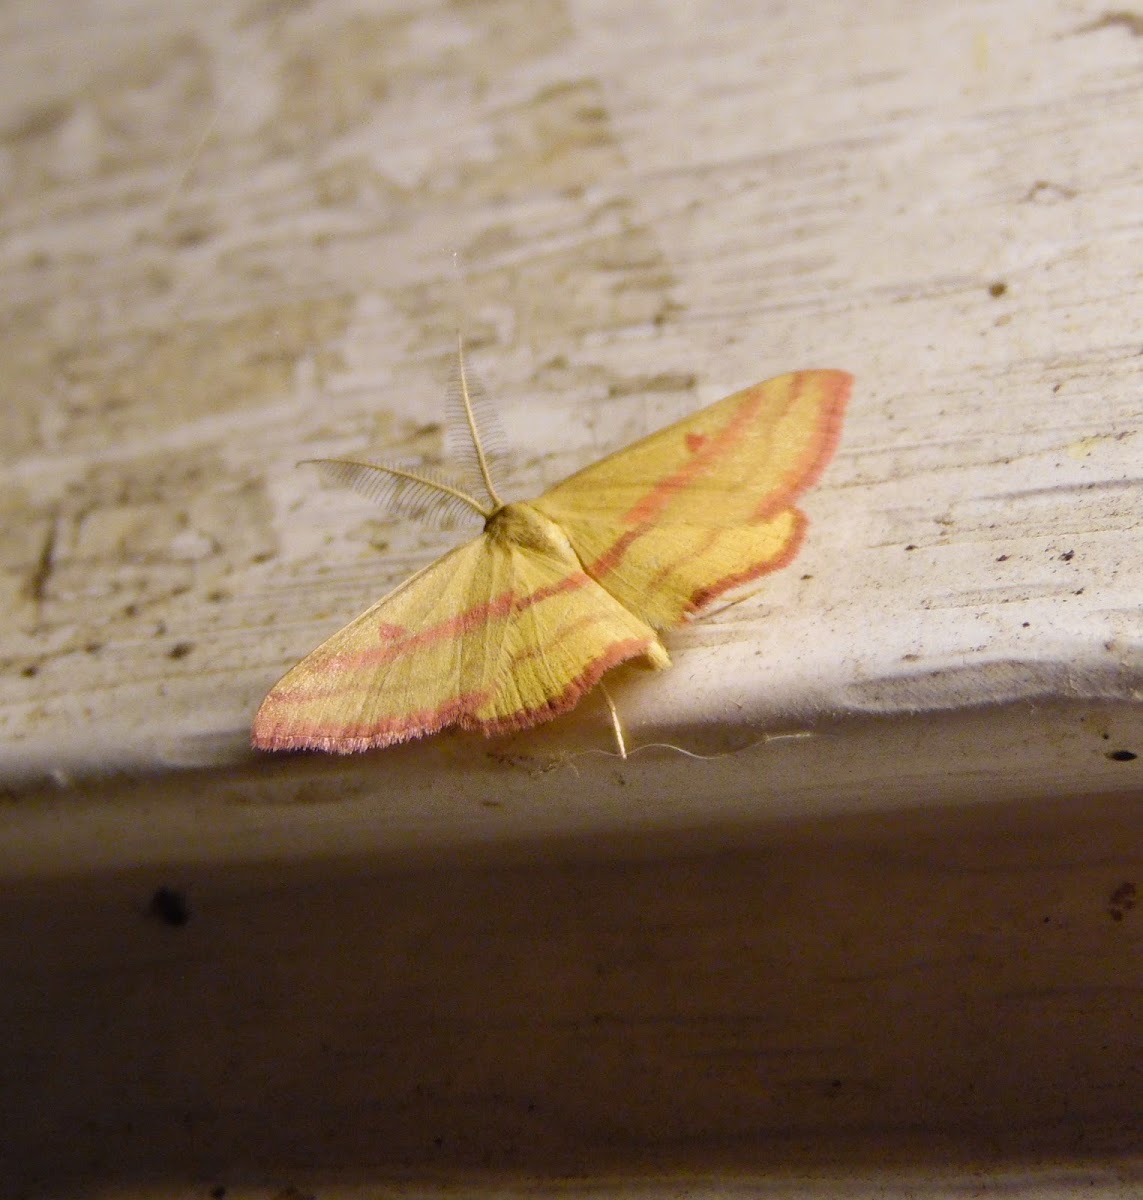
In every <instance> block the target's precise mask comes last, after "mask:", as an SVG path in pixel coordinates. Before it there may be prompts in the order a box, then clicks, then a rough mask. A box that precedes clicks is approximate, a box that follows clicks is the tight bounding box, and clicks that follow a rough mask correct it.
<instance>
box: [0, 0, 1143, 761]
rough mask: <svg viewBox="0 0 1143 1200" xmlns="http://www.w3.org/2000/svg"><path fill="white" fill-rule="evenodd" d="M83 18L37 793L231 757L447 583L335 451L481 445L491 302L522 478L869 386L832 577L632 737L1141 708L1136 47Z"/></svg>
mask: <svg viewBox="0 0 1143 1200" xmlns="http://www.w3.org/2000/svg"><path fill="white" fill-rule="evenodd" d="M69 11H70V12H71V14H72V17H73V19H71V20H68V21H67V22H66V23H65V27H64V28H62V29H61V24H60V18H59V9H58V7H53V12H52V15H51V16H50V17H49V16H47V15H44V14H41V10H40V9H39V8H38V7H36V6H33V5H30V4H12V5H9V6H7V9H6V12H5V15H4V17H3V20H4V21H5V23H6V28H5V30H4V33H5V45H6V50H5V55H6V69H5V71H4V73H3V83H2V85H0V86H2V87H3V89H4V91H3V113H4V128H5V132H6V137H5V142H4V148H5V154H4V161H3V165H4V172H5V179H6V186H5V189H4V196H5V200H4V207H3V216H4V225H3V237H2V239H0V253H2V254H3V256H4V267H5V281H6V284H5V289H4V298H3V304H4V306H5V310H6V311H5V314H4V318H3V322H2V327H3V337H4V339H5V349H4V362H5V364H6V365H5V372H4V381H3V412H4V420H5V427H4V436H3V439H2V443H3V444H2V449H0V454H2V455H3V476H2V479H3V484H2V488H3V490H2V493H0V506H2V510H3V527H4V543H3V549H2V552H0V554H2V557H0V571H2V578H3V580H4V596H3V600H4V604H3V616H2V618H0V620H2V621H3V624H2V626H0V638H2V646H3V655H4V674H3V679H2V692H0V721H2V732H3V744H4V750H3V755H4V770H5V772H6V774H8V775H9V776H14V775H17V774H18V775H23V776H26V775H32V776H35V775H37V774H38V775H43V774H45V773H50V772H55V773H56V774H57V775H59V774H61V773H62V774H65V775H67V776H69V777H70V776H72V775H86V774H90V773H92V772H93V771H98V770H99V769H114V768H115V767H118V766H122V765H125V764H136V765H143V766H147V767H158V766H162V765H164V764H172V763H173V764H177V763H182V762H186V761H187V760H188V759H189V760H190V761H194V762H198V763H204V762H205V763H210V762H216V763H221V762H224V761H234V759H235V758H236V757H241V756H242V749H241V747H242V744H243V739H244V735H245V730H246V728H247V726H248V723H249V717H250V714H251V712H252V710H253V708H254V707H255V706H256V703H257V701H258V700H259V698H260V696H261V694H262V693H263V692H264V690H265V689H266V687H267V685H268V684H269V683H271V682H272V681H273V679H274V678H275V677H276V676H277V674H279V673H280V671H281V670H282V669H283V668H284V667H286V666H288V665H289V664H290V663H291V662H292V661H294V660H296V659H297V658H298V657H300V656H301V654H303V653H304V652H306V651H307V650H308V649H310V648H312V647H313V646H314V645H315V644H316V643H317V641H318V640H320V638H321V636H322V635H324V634H325V633H327V632H329V631H331V630H332V629H333V628H335V627H336V626H337V625H338V624H339V623H342V622H343V621H345V620H346V619H348V618H349V617H351V616H352V615H354V614H355V612H356V611H358V610H359V609H360V608H361V607H362V606H364V605H365V604H366V603H367V602H368V601H370V600H371V599H373V598H375V597H376V596H377V595H379V594H380V593H381V592H382V590H383V589H384V588H386V587H387V586H388V585H389V584H390V583H391V582H393V581H394V580H395V579H398V578H400V577H401V576H403V575H404V574H406V573H407V572H408V571H409V570H410V569H411V568H412V567H414V566H416V565H418V564H420V563H422V562H424V561H425V560H426V558H428V557H430V556H432V555H435V554H436V553H438V552H439V550H440V548H441V544H442V543H441V539H440V537H439V535H426V534H424V533H422V532H418V531H415V530H412V531H411V530H409V529H406V528H400V527H396V528H395V527H392V526H390V525H388V524H383V523H381V522H380V521H379V520H378V519H377V515H376V514H374V513H372V512H370V510H369V509H368V507H367V506H365V505H364V504H363V502H361V501H360V500H359V499H358V498H356V497H352V496H341V495H338V494H336V493H330V492H327V491H323V490H322V488H321V487H320V486H319V485H318V483H317V481H316V480H315V479H314V478H313V477H312V475H311V474H310V473H308V472H306V471H304V470H295V469H294V465H293V464H294V462H295V460H297V459H298V458H300V457H304V456H306V455H313V454H330V453H337V452H342V451H349V450H352V451H360V450H363V449H369V448H375V449H380V450H382V451H383V452H385V451H387V452H389V453H390V454H393V453H399V454H409V453H416V452H420V451H424V452H427V453H433V452H436V451H439V448H440V446H439V442H440V439H439V429H438V425H437V421H438V419H439V416H440V406H439V402H438V397H439V396H440V394H441V392H442V387H443V379H444V374H445V364H446V362H447V359H448V356H449V354H450V353H451V345H452V338H451V330H452V328H453V324H454V321H455V320H456V316H457V309H458V307H459V308H462V309H463V310H464V317H465V320H466V322H467V326H468V329H469V332H470V335H471V336H472V338H473V340H474V342H475V343H477V349H478V354H477V359H478V362H479V365H480V366H481V368H482V370H483V373H484V375H485V376H486V379H487V382H488V384H489V386H490V388H491V390H492V391H493V393H494V394H495V395H496V397H497V398H498V401H499V403H500V405H501V406H502V412H503V416H504V422H505V424H506V426H507V428H508V432H509V435H510V437H511V440H512V443H513V444H514V445H515V446H516V447H517V448H518V451H519V466H520V470H519V479H518V480H517V481H516V482H517V483H518V485H519V487H520V490H521V492H522V493H524V494H527V493H528V492H529V491H531V490H533V489H534V488H536V487H538V486H540V485H541V484H542V483H544V482H545V481H553V480H555V479H558V478H559V477H560V476H561V475H562V474H563V473H565V472H566V470H567V469H569V468H570V467H572V466H574V465H578V464H582V463H583V462H585V461H587V460H589V459H591V458H593V457H596V456H597V455H598V454H599V453H600V452H601V451H603V450H606V449H610V448H613V447H615V446H617V445H620V444H622V443H623V442H625V441H627V440H629V439H630V438H631V437H633V436H634V435H636V434H638V433H641V432H646V431H647V430H649V429H651V428H654V427H656V426H657V425H659V424H661V423H662V422H663V421H664V420H665V419H666V418H668V417H673V416H677V415H679V414H681V413H683V412H686V411H688V410H690V409H692V408H694V407H696V406H697V405H699V404H701V403H703V402H705V401H708V400H711V399H713V398H716V397H717V396H718V395H720V394H723V393H725V392H728V391H730V390H733V389H734V388H737V387H740V386H743V385H745V384H747V383H750V382H752V381H754V380H756V379H759V378H763V377H765V376H767V375H770V374H775V373H778V372H780V371H782V370H786V369H789V368H792V367H797V366H812V365H820V366H843V367H846V368H848V369H850V370H852V371H853V372H854V373H855V374H856V376H857V379H858V387H857V392H856V398H855V402H854V404H853V408H852V412H851V415H850V418H849V422H848V426H847V430H846V434H845V439H844V443H843V446H842V450H841V453H840V454H839V456H838V459H837V461H836V462H835V464H834V465H833V467H832V468H831V470H830V471H829V473H828V475H827V478H826V480H825V481H824V483H823V485H822V486H821V487H820V488H819V489H818V491H817V492H816V493H815V494H814V495H813V496H811V497H810V498H809V500H808V503H807V507H808V509H809V511H810V514H811V517H812V520H813V527H812V535H811V539H810V542H809V545H808V546H807V548H806V550H805V552H804V554H803V556H802V557H801V559H800V560H799V562H798V565H797V567H796V568H795V569H794V570H791V571H787V572H786V573H785V574H784V575H783V576H781V577H777V578H774V579H773V580H771V581H767V584H766V587H765V588H764V590H763V591H762V593H761V594H760V595H759V596H758V597H757V598H756V599H754V600H751V601H749V602H747V603H744V604H743V605H742V606H740V607H739V608H737V609H735V610H732V612H731V613H729V614H727V615H726V617H725V619H723V620H721V621H720V620H714V621H712V622H708V623H706V624H703V625H700V626H697V627H696V628H695V629H693V630H688V631H685V632H684V633H682V634H680V635H679V636H678V637H677V638H676V639H675V640H674V645H675V646H676V647H677V648H678V653H677V655H676V657H677V658H678V659H680V660H681V665H680V669H679V670H677V671H676V672H674V673H673V675H672V676H669V677H664V678H662V679H655V680H654V681H653V682H654V684H655V686H654V687H653V688H651V687H646V688H643V689H641V690H640V691H639V693H638V694H637V695H632V696H629V697H627V698H626V711H627V713H628V714H629V720H630V722H631V724H632V725H633V727H635V728H636V729H638V728H641V727H646V728H648V729H650V730H654V728H655V727H656V726H657V725H658V724H659V723H661V722H662V720H663V719H664V716H665V715H666V714H672V715H676V714H678V713H679V712H680V711H682V710H684V709H685V710H686V711H687V712H688V714H689V716H690V720H692V721H693V723H694V724H695V725H696V726H702V725H704V724H709V723H712V722H713V723H717V724H724V723H725V722H726V720H727V717H728V714H727V708H728V698H729V701H730V702H732V704H733V705H734V706H737V707H738V708H739V709H740V710H741V711H743V712H744V713H745V714H746V719H748V720H749V721H751V722H755V723H757V722H759V721H761V722H769V723H771V724H772V723H774V721H775V720H777V721H779V722H780V721H781V720H784V719H786V718H787V717H789V716H790V715H791V714H796V715H799V716H803V715H804V716H812V715H813V714H815V713H818V712H820V711H822V710H829V711H839V710H840V711H846V710H852V709H857V710H861V711H868V710H876V711H883V712H893V711H900V710H908V711H914V710H916V709H929V708H941V707H948V706H953V707H955V706H959V705H963V704H976V703H981V702H983V701H986V700H1003V699H1011V698H1013V697H1027V696H1040V695H1048V696H1059V695H1066V696H1071V697H1083V696H1095V697H1103V698H1109V697H1114V698H1133V697H1134V695H1135V692H1136V689H1137V688H1138V686H1139V683H1140V677H1141V670H1140V667H1141V662H1140V655H1139V637H1140V621H1141V618H1140V611H1139V604H1138V598H1139V596H1140V595H1143V553H1140V549H1141V545H1140V542H1141V536H1140V529H1141V528H1143V525H1141V514H1143V501H1141V489H1140V486H1139V474H1140V472H1139V462H1140V446H1139V436H1140V435H1139V419H1140V411H1141V408H1143V401H1141V383H1140V378H1141V372H1140V366H1141V360H1140V351H1141V348H1143V344H1141V342H1140V330H1139V313H1140V311H1141V309H1143V304H1141V299H1140V278H1141V271H1143V237H1141V236H1140V233H1139V224H1138V214H1139V212H1140V211H1143V183H1141V178H1143V176H1141V175H1140V172H1139V170H1138V167H1139V157H1140V151H1139V139H1138V132H1139V122H1140V118H1141V115H1143V98H1141V97H1143V82H1141V80H1143V76H1141V63H1140V54H1141V49H1140V48H1141V46H1143V39H1141V38H1140V36H1139V30H1138V27H1137V23H1135V22H1133V21H1132V20H1131V19H1130V18H1129V17H1128V16H1126V15H1121V16H1119V17H1114V18H1111V17H1107V16H1106V15H1104V14H1102V10H1099V9H1098V8H1097V7H1095V6H1089V7H1084V6H1082V5H1069V4H1048V5H1045V4H1043V3H1039V2H1038V0H1037V2H1036V3H1028V4H1021V3H1017V2H1016V0H1008V2H1006V3H999V2H998V3H987V4H985V3H981V4H969V5H964V4H959V5H956V6H950V5H925V6H922V7H921V8H920V9H919V10H918V9H917V8H916V7H915V6H912V5H908V4H894V3H882V4H877V5H872V6H870V5H862V6H860V7H859V8H854V7H853V6H849V5H844V4H840V3H839V4H831V3H824V2H823V3H820V4H815V5H812V6H801V7H799V8H797V9H789V10H787V9H786V8H784V7H782V6H764V7H762V8H759V7H758V6H757V5H754V4H740V5H734V4H723V5H708V6H705V7H703V8H700V9H694V8H691V7H685V8H684V7H677V6H674V5H672V4H669V3H663V4H653V5H650V6H648V5H645V4H639V5H631V6H627V5H623V4H618V5H616V4H614V3H608V4H602V3H600V4H592V3H582V4H564V3H541V4H536V3H533V2H532V0H528V2H527V3H507V2H505V3H482V4H457V5H452V6H447V5H420V6H417V5H397V4H389V5H383V6H376V7H374V8H371V9H368V10H360V11H359V10H356V9H354V8H353V7H352V6H350V5H346V4H337V3H332V2H330V3H323V4H317V5H312V6H307V7H304V8H299V9H289V8H281V9H280V8H276V7H273V6H268V7H266V8H257V7H253V8H251V7H249V6H247V7H244V6H242V5H239V4H228V3H224V2H221V0H216V2H215V3H211V4H207V5H201V4H195V5H186V6H179V5H170V6H163V8H162V9H161V11H160V10H156V9H155V8H154V6H149V5H131V4H120V5H117V4H114V3H110V2H103V3H98V4H96V3H92V4H86V5H83V4H73V5H71V6H69ZM453 249H455V250H457V251H458V252H459V254H460V258H461V261H462V264H463V273H464V277H465V285H464V288H463V295H461V296H459V297H458V294H457V289H456V288H454V286H453V284H452V280H451V274H452V267H451V252H452V250H453ZM379 550H383V551H384V552H383V553H379ZM804 575H808V576H811V578H808V579H804V578H803V576H804ZM744 647H746V648H747V649H746V650H745V653H744ZM604 736H605V733H604ZM604 744H605V743H604Z"/></svg>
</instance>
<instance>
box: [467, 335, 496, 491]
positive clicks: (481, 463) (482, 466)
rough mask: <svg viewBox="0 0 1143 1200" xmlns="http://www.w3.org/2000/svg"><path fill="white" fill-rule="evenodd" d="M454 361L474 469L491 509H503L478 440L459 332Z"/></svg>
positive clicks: (477, 429) (478, 430)
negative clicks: (475, 468) (473, 456)
mask: <svg viewBox="0 0 1143 1200" xmlns="http://www.w3.org/2000/svg"><path fill="white" fill-rule="evenodd" d="M456 361H457V370H458V382H459V385H460V403H461V406H462V408H463V412H464V420H465V423H466V424H467V425H468V435H469V437H470V438H471V439H472V450H473V454H474V455H475V456H476V467H477V470H478V471H479V472H480V481H481V483H482V484H483V485H484V490H485V491H486V492H487V493H488V498H489V500H491V501H492V506H493V509H497V508H503V507H504V501H503V500H501V499H500V497H499V496H498V495H497V494H496V485H495V484H494V483H493V482H492V472H491V471H490V470H489V466H488V455H487V454H485V452H484V445H483V443H482V442H481V440H480V429H479V427H478V426H477V424H476V410H475V408H474V406H473V400H472V391H471V390H470V389H469V385H468V370H467V368H466V367H465V365H464V340H463V338H462V336H461V334H460V331H459V330H458V331H457V335H456Z"/></svg>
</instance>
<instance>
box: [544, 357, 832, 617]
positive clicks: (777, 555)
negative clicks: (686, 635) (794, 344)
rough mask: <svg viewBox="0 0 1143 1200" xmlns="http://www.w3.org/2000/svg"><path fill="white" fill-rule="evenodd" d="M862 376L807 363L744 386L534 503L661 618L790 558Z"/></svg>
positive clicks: (585, 555)
mask: <svg viewBox="0 0 1143 1200" xmlns="http://www.w3.org/2000/svg"><path fill="white" fill-rule="evenodd" d="M851 385H852V379H851V377H850V376H849V375H847V374H846V373H845V372H843V371H799V372H794V373H792V374H789V375H781V376H779V377H777V378H776V379H770V380H767V381H766V382H765V383H759V384H755V385H754V386H753V387H750V388H746V389H745V390H744V391H741V392H736V393H735V394H734V395H732V396H728V397H726V398H725V399H724V400H720V401H718V402H716V403H715V404H712V405H710V406H709V407H707V408H704V409H701V410H700V411H699V412H697V413H694V414H692V415H691V416H689V417H686V418H684V419H683V420H681V421H678V422H676V423H675V424H674V425H670V426H668V427H667V428H666V429H662V430H660V431H658V432H657V433H653V434H651V435H650V436H649V437H646V438H643V439H642V440H641V441H639V442H636V443H634V444H633V445H631V446H628V447H626V448H625V449H623V450H620V451H618V452H617V453H615V454H612V455H610V456H609V457H607V458H604V459H602V460H601V461H600V462H597V463H593V464H592V465H591V466H589V467H586V468H585V469H584V470H582V471H579V472H577V473H576V474H574V475H572V476H570V477H569V478H568V479H566V480H564V481H563V482H562V483H559V484H557V485H556V486H555V487H553V488H551V489H549V490H548V491H546V492H545V493H544V494H543V495H542V496H540V497H539V498H538V499H537V500H535V501H533V502H532V503H533V504H534V506H535V507H536V508H537V509H539V510H540V511H541V512H542V513H544V514H545V515H546V516H548V517H550V518H551V519H552V521H554V522H555V523H556V524H558V525H559V526H560V528H561V529H563V531H564V532H565V533H566V534H567V536H568V539H569V541H570V542H571V544H572V546H573V547H574V549H575V551H576V553H577V555H578V556H579V559H580V561H581V562H582V564H583V567H584V570H585V571H586V572H587V574H589V575H590V576H591V577H592V578H593V579H595V580H597V581H598V582H599V583H600V584H601V585H602V586H603V587H605V588H606V589H607V590H608V591H609V592H610V593H611V594H612V595H613V596H615V597H616V598H617V599H618V600H619V601H620V602H621V603H622V604H623V605H624V606H626V607H628V608H630V609H631V610H632V611H633V612H636V613H638V614H639V615H640V616H642V617H643V618H644V619H645V620H646V621H647V622H648V624H650V625H652V626H654V627H655V628H657V629H661V628H664V627H666V626H669V625H672V624H675V623H676V622H677V621H679V620H680V619H681V618H682V617H683V616H684V615H685V614H686V613H687V612H690V611H693V610H695V609H697V608H699V607H701V606H702V605H703V604H705V603H707V602H709V601H710V600H712V599H713V598H714V597H716V596H717V595H719V594H721V593H722V592H724V591H726V590H728V589H729V588H732V587H735V586H737V585H739V584H741V583H745V582H747V581H749V580H751V579H755V578H757V577H758V576H760V575H762V574H764V573H766V572H767V571H772V570H775V569H777V568H778V567H781V566H784V565H785V564H786V563H788V562H789V561H790V559H791V558H792V557H793V556H794V555H795V554H796V553H797V550H798V547H799V545H800V543H801V539H802V536H803V533H804V529H805V518H804V517H803V516H802V514H801V513H800V512H799V511H798V510H797V509H796V508H795V507H794V505H793V502H794V500H795V499H796V498H797V496H798V495H799V494H800V493H801V492H803V491H804V490H805V489H806V488H807V487H809V486H810V484H812V483H813V482H814V480H815V479H816V478H817V477H818V475H819V474H820V473H821V470H822V468H823V467H824V466H825V464H826V463H827V462H828V461H829V458H830V456H831V455H832V453H833V451H834V449H835V447H836V445H837V439H838V436H839V433H840V428H841V420H842V416H843V413H844V408H845V403H846V400H847V399H848V396H849V391H850V387H851Z"/></svg>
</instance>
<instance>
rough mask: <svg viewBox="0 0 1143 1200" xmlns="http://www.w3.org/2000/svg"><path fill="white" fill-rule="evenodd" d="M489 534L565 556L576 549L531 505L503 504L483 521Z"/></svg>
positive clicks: (532, 548) (553, 524)
mask: <svg viewBox="0 0 1143 1200" xmlns="http://www.w3.org/2000/svg"><path fill="white" fill-rule="evenodd" d="M484 532H485V533H486V534H488V536H489V537H493V538H496V539H498V540H500V541H505V542H511V543H512V545H514V546H520V547H522V548H524V549H526V550H539V551H541V552H546V553H548V554H557V555H559V556H561V557H565V556H567V555H568V554H571V555H572V556H573V557H574V554H575V551H573V550H572V548H571V543H570V542H569V541H568V539H567V535H566V534H565V533H564V531H563V530H562V529H561V528H560V527H559V526H558V525H557V524H556V523H555V522H554V521H551V520H549V519H548V518H547V517H545V516H544V514H543V513H541V512H538V511H537V510H536V509H534V508H533V507H532V506H531V505H530V504H522V503H521V504H505V505H504V506H503V507H502V508H498V509H497V510H496V511H495V512H494V513H493V514H492V516H490V517H489V518H488V520H487V521H485V522H484Z"/></svg>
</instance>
